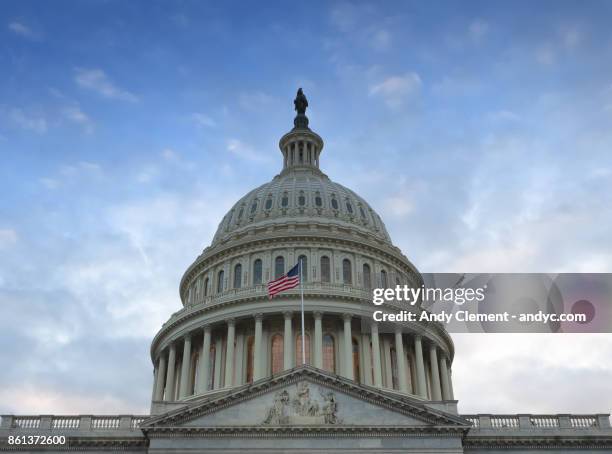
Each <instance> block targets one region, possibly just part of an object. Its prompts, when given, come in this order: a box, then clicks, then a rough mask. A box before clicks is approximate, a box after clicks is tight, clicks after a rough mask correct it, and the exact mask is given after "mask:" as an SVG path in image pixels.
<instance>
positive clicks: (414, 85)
mask: <svg viewBox="0 0 612 454" xmlns="http://www.w3.org/2000/svg"><path fill="white" fill-rule="evenodd" d="M421 86H422V82H421V77H420V76H419V75H418V74H417V73H415V72H409V73H406V74H403V75H400V76H391V77H388V78H386V79H385V80H383V81H381V82H379V83H377V84H375V85H372V86H371V87H370V96H380V97H381V98H383V99H384V101H385V103H386V104H387V105H388V106H389V107H399V106H401V105H402V104H404V102H405V101H406V99H408V98H409V97H411V96H413V95H415V94H417V93H418V92H419V91H420V90H421Z"/></svg>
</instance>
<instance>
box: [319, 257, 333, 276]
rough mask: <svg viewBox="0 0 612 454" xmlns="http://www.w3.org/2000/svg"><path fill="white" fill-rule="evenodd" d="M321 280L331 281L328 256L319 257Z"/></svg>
mask: <svg viewBox="0 0 612 454" xmlns="http://www.w3.org/2000/svg"><path fill="white" fill-rule="evenodd" d="M321 282H331V272H330V269H329V257H327V256H323V257H321Z"/></svg>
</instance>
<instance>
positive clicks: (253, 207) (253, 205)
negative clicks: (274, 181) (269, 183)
mask: <svg viewBox="0 0 612 454" xmlns="http://www.w3.org/2000/svg"><path fill="white" fill-rule="evenodd" d="M255 211H257V199H255V200H253V204H252V205H251V216H252V215H254V214H255Z"/></svg>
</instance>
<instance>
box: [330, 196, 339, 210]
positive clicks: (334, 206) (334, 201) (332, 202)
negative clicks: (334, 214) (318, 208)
mask: <svg viewBox="0 0 612 454" xmlns="http://www.w3.org/2000/svg"><path fill="white" fill-rule="evenodd" d="M331 206H332V208H333V209H334V210H337V209H338V200H336V196H335V195H332V198H331Z"/></svg>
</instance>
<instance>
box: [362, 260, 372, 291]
mask: <svg viewBox="0 0 612 454" xmlns="http://www.w3.org/2000/svg"><path fill="white" fill-rule="evenodd" d="M363 286H364V288H367V289H370V288H372V274H371V272H370V265H368V264H367V263H364V264H363Z"/></svg>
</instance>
